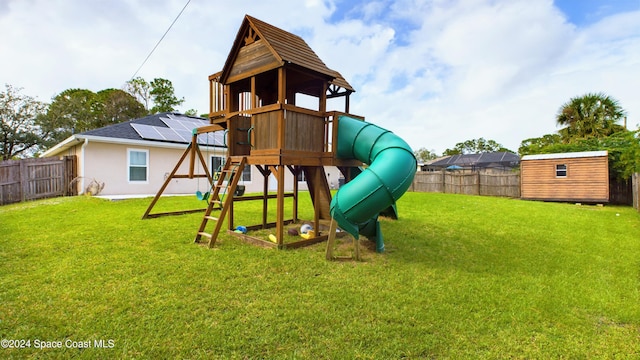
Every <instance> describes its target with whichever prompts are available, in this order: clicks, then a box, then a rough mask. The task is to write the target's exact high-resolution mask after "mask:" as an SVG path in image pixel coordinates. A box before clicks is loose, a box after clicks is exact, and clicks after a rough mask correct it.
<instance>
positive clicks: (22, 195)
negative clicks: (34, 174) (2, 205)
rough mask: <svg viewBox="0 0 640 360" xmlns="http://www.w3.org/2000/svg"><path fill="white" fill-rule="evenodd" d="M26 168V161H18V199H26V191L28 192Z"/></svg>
mask: <svg viewBox="0 0 640 360" xmlns="http://www.w3.org/2000/svg"><path fill="white" fill-rule="evenodd" d="M27 169H29V168H28V167H27V164H26V162H25V161H20V173H19V175H18V177H19V178H20V201H26V200H27V193H28V192H29V189H28V188H27V187H28V186H29V176H27Z"/></svg>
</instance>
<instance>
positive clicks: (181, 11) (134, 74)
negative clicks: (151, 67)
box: [129, 0, 191, 81]
mask: <svg viewBox="0 0 640 360" xmlns="http://www.w3.org/2000/svg"><path fill="white" fill-rule="evenodd" d="M190 2H191V0H187V3H186V4H184V6H183V7H182V10H180V12H179V13H178V16H176V18H175V19H173V22H172V23H171V25H169V28H168V29H167V31H165V32H164V34H163V35H162V37H161V38H160V40H158V42H157V43H156V46H154V47H153V49H151V52H149V55H147V57H146V58H145V59H144V61H143V62H142V64H140V66H139V67H138V70H136V72H135V73H133V76H131V79H129V81H131V80H133V78H134V77H136V75H138V72H139V71H140V69H142V67H143V66H144V64H146V62H147V60H149V58H150V57H151V54H153V52H154V51H156V48H157V47H158V45H160V43H161V42H162V39H164V37H165V36H167V33H169V30H171V28H172V27H173V24H175V23H176V21H178V18H179V17H180V15H182V13H183V12H184V9H186V8H187V5H189V3H190Z"/></svg>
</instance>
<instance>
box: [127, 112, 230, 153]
mask: <svg viewBox="0 0 640 360" xmlns="http://www.w3.org/2000/svg"><path fill="white" fill-rule="evenodd" d="M160 119H161V120H162V122H163V123H164V124H165V125H167V127H164V126H152V125H144V124H137V123H132V124H131V127H133V129H134V130H135V131H136V132H137V133H138V135H140V137H141V138H143V139H146V140H162V141H172V142H184V143H189V142H191V137H192V134H193V129H195V128H198V127H202V126H206V125H209V122H208V121H206V120H197V119H190V118H189V119H183V120H180V119H177V118H175V117H174V116H172V115H171V114H168V117H161V118H160ZM223 136H224V135H223V133H222V132H221V131H219V132H209V133H202V134H199V135H198V144H200V145H207V146H224V139H223Z"/></svg>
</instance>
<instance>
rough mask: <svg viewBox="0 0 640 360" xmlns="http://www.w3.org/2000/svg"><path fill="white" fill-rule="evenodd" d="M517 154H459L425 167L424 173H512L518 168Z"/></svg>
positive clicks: (518, 159) (503, 152) (443, 158)
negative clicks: (446, 171) (454, 171)
mask: <svg viewBox="0 0 640 360" xmlns="http://www.w3.org/2000/svg"><path fill="white" fill-rule="evenodd" d="M519 163H520V157H519V156H518V155H517V154H514V153H511V152H508V151H501V152H490V153H481V154H458V155H451V156H446V157H442V158H438V159H436V160H435V161H432V162H430V163H428V164H426V165H424V166H423V168H422V171H441V170H458V171H480V170H482V171H499V172H504V171H511V170H513V169H514V168H517V167H518V164H519Z"/></svg>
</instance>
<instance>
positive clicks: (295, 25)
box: [0, 0, 640, 154]
mask: <svg viewBox="0 0 640 360" xmlns="http://www.w3.org/2000/svg"><path fill="white" fill-rule="evenodd" d="M186 3H187V0H135V1H134V0H0V34H2V40H1V41H0V85H4V84H10V85H12V86H14V87H18V88H22V91H21V92H22V94H24V95H29V96H33V97H35V98H37V99H38V100H40V101H44V102H50V101H51V98H52V97H54V96H55V95H56V94H58V93H60V92H62V91H64V90H66V89H70V88H83V89H89V90H92V91H95V92H97V91H100V90H103V89H107V88H122V86H123V85H124V84H125V82H126V81H128V80H129V79H131V78H132V77H133V76H134V74H135V73H136V70H137V69H138V68H139V67H140V65H141V64H142V63H143V61H144V59H145V58H146V57H147V55H149V53H150V51H151V50H152V49H153V47H154V46H155V45H156V43H157V42H158V40H159V39H160V38H161V37H162V35H163V34H164V33H165V31H166V30H167V28H169V26H170V25H171V23H172V22H173V21H174V19H175V18H176V16H177V15H178V13H179V12H180V11H181V10H182V9H183V7H184V6H185V4H186ZM245 14H249V15H251V16H253V17H256V18H258V19H260V20H263V21H266V22H268V23H270V24H272V25H274V26H277V27H279V28H282V29H284V30H286V31H289V32H292V33H294V34H297V35H299V36H301V37H302V38H303V39H304V40H305V41H306V42H307V43H308V44H309V45H310V47H311V48H312V49H313V50H314V51H315V52H316V53H317V54H318V56H319V57H320V58H321V59H322V60H323V61H324V62H325V63H326V64H327V66H328V67H329V68H331V69H334V70H337V71H339V72H340V73H341V74H342V75H343V76H344V77H345V79H347V81H349V83H350V84H351V85H352V86H353V87H354V88H355V89H356V93H354V94H353V95H352V97H351V102H350V105H351V107H350V112H351V113H353V114H357V115H361V116H364V117H365V120H366V121H368V122H371V123H374V124H376V125H378V126H381V127H383V128H385V129H388V130H391V131H393V132H394V133H396V134H397V135H398V136H400V137H402V138H403V139H404V140H405V141H407V142H408V143H409V145H410V146H411V147H412V148H413V149H414V150H416V149H419V148H426V149H428V150H431V151H434V152H435V153H437V154H441V153H442V152H443V151H444V150H445V149H447V148H452V147H454V146H455V144H456V143H459V142H463V141H465V140H470V139H477V138H480V137H483V138H485V139H487V140H489V139H490V140H495V141H497V142H498V143H500V144H502V145H503V146H505V147H506V148H508V149H511V150H514V151H517V149H518V147H519V146H520V143H521V141H522V140H524V139H528V138H533V137H540V136H542V135H545V134H551V133H554V132H556V131H557V130H558V127H557V126H556V123H555V116H556V114H557V111H558V109H559V108H560V107H561V106H562V104H564V103H566V102H567V101H569V99H571V98H573V97H577V96H582V95H584V94H586V93H592V92H603V93H605V94H607V95H610V96H612V97H613V98H614V99H616V100H618V101H619V103H620V105H621V106H622V107H623V108H624V109H625V110H626V111H627V116H628V121H627V123H628V126H627V127H628V128H629V129H636V128H637V127H638V126H640V101H639V100H640V99H639V96H638V93H640V92H639V91H638V88H639V86H640V25H638V24H640V0H618V1H615V0H613V1H606V0H556V1H552V0H396V1H388V0H366V1H365V0H274V1H255V0H245V1H234V2H232V1H212V0H191V1H190V2H189V3H188V5H187V6H186V8H185V9H184V12H183V13H182V15H181V16H180V17H179V18H178V20H177V21H176V22H175V24H174V25H173V27H172V28H171V30H170V31H169V32H168V33H167V35H166V36H165V38H164V39H163V40H162V42H160V44H159V45H158V47H157V49H156V50H155V52H154V53H153V54H152V55H151V56H150V58H149V60H148V61H147V62H146V63H145V64H144V66H142V68H141V69H140V71H139V72H138V73H137V76H141V77H143V78H145V79H147V80H148V81H150V80H152V79H153V78H165V79H169V80H171V81H172V83H173V85H174V88H175V93H176V95H177V96H178V97H184V99H185V102H184V104H183V105H182V106H181V107H180V108H179V109H178V110H179V111H182V112H184V111H186V110H188V109H196V110H197V111H198V113H206V112H207V111H208V106H209V100H208V99H209V88H208V86H209V85H208V80H207V77H208V75H210V74H213V73H215V72H217V71H219V70H221V69H222V67H223V65H224V61H225V60H226V58H227V55H228V53H229V50H230V49H231V45H232V42H233V40H234V38H235V36H236V34H237V31H238V29H239V27H240V25H241V23H242V20H243V17H244V15H245ZM2 91H4V86H2ZM336 110H342V108H341V107H340V108H337V109H336Z"/></svg>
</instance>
